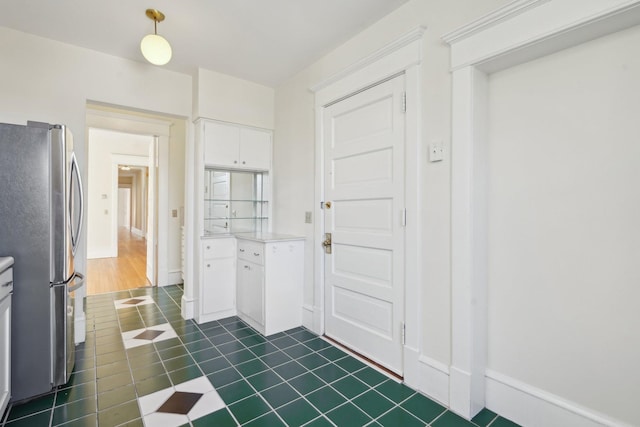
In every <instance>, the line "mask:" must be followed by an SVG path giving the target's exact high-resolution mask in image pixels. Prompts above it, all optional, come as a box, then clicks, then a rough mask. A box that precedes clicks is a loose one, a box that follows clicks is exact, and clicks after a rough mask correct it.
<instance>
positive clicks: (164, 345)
mask: <svg viewBox="0 0 640 427" xmlns="http://www.w3.org/2000/svg"><path fill="white" fill-rule="evenodd" d="M153 345H155V346H156V349H158V352H160V351H162V350H166V349H168V348H172V347H181V346H182V341H180V339H179V338H170V339H168V340H163V341H156V342H154V343H153Z"/></svg>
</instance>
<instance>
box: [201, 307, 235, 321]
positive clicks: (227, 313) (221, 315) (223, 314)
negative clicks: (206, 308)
mask: <svg viewBox="0 0 640 427" xmlns="http://www.w3.org/2000/svg"><path fill="white" fill-rule="evenodd" d="M236 314H237V311H236V309H235V308H234V309H229V310H222V311H216V312H215V313H209V314H203V315H199V316H197V317H196V319H195V321H196V323H207V322H213V321H214V320H220V319H225V318H227V317H231V316H235V315H236Z"/></svg>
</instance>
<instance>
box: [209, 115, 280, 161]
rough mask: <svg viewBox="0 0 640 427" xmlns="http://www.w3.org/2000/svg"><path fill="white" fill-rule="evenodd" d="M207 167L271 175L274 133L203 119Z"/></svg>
mask: <svg viewBox="0 0 640 427" xmlns="http://www.w3.org/2000/svg"><path fill="white" fill-rule="evenodd" d="M200 122H201V126H202V138H203V142H204V163H205V165H206V166H216V167H222V168H231V169H248V170H259V171H268V170H269V169H270V168H271V132H270V131H267V130H262V129H253V128H248V127H244V126H239V125H233V124H227V123H219V122H215V121H211V120H206V119H200Z"/></svg>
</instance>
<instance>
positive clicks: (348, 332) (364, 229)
mask: <svg viewBox="0 0 640 427" xmlns="http://www.w3.org/2000/svg"><path fill="white" fill-rule="evenodd" d="M403 93H404V75H401V76H398V77H395V78H393V79H391V80H388V81H386V82H383V83H381V84H379V85H377V86H374V87H372V88H370V89H367V90H365V91H363V92H360V93H357V94H355V95H353V96H351V97H349V98H347V99H345V100H342V101H340V102H338V103H336V104H333V105H331V106H329V107H326V108H325V110H324V113H323V114H324V115H323V125H322V126H323V147H324V148H323V150H324V199H325V201H327V202H331V206H330V207H325V210H324V229H325V232H327V233H331V237H332V253H331V254H325V255H324V256H325V269H324V273H325V279H324V280H325V283H324V286H325V302H324V305H325V333H326V335H327V336H329V337H331V338H333V339H335V340H336V341H338V342H341V343H343V344H344V345H346V346H347V347H349V348H351V349H353V350H355V351H357V352H359V353H361V354H363V355H364V356H367V357H368V358H370V359H372V360H374V361H375V362H377V363H379V364H380V365H382V366H384V367H386V368H387V369H390V370H391V371H393V372H396V373H398V374H402V354H403V353H402V327H403V321H404V225H403V224H404V139H405V135H404V134H405V131H404V129H405V115H404V112H403V103H402V99H403ZM325 206H326V205H325Z"/></svg>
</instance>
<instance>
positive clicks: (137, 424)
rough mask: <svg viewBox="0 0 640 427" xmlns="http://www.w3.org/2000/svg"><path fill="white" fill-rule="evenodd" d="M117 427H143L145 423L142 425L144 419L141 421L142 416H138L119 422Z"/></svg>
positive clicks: (186, 426) (185, 425)
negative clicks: (122, 422)
mask: <svg viewBox="0 0 640 427" xmlns="http://www.w3.org/2000/svg"><path fill="white" fill-rule="evenodd" d="M118 427H145V425H144V421H142V418H138V419H135V420H131V421H128V422H126V423H124V424H120V425H119V426H118ZM180 427H190V426H189V425H188V424H184V425H182V426H180Z"/></svg>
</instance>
